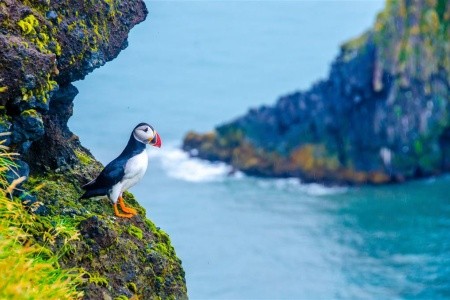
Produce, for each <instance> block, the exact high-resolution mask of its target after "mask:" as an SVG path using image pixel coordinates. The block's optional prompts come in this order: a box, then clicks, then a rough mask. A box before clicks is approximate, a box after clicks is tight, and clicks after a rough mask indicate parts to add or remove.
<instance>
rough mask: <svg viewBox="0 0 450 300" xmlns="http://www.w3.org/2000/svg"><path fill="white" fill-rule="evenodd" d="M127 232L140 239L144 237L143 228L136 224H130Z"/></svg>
mask: <svg viewBox="0 0 450 300" xmlns="http://www.w3.org/2000/svg"><path fill="white" fill-rule="evenodd" d="M127 232H128V233H129V234H131V235H132V236H135V237H137V238H138V239H140V240H142V238H143V233H142V230H141V229H140V228H138V227H136V226H134V225H130V226H128V229H127Z"/></svg>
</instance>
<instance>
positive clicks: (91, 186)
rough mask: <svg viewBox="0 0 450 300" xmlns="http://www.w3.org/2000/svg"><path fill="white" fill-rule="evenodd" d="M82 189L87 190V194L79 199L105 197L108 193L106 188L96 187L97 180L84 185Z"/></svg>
mask: <svg viewBox="0 0 450 300" xmlns="http://www.w3.org/2000/svg"><path fill="white" fill-rule="evenodd" d="M82 188H83V189H84V190H86V192H84V194H83V195H82V196H81V197H80V198H79V199H87V198H91V197H95V196H103V195H106V194H107V193H108V190H107V189H105V188H98V187H97V188H96V187H95V179H94V180H92V181H90V182H88V183H86V184H85V185H83V186H82Z"/></svg>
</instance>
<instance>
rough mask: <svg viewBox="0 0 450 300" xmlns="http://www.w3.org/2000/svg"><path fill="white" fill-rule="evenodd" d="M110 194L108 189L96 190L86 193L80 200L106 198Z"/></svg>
mask: <svg viewBox="0 0 450 300" xmlns="http://www.w3.org/2000/svg"><path fill="white" fill-rule="evenodd" d="M107 193H108V191H107V190H106V189H94V190H88V191H86V192H84V194H83V195H82V196H81V197H80V199H87V198H91V197H95V196H104V195H106V194H107Z"/></svg>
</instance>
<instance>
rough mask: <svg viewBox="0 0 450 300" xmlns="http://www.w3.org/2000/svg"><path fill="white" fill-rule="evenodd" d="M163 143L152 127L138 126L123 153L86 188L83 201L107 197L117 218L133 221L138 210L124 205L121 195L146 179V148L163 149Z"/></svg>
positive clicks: (144, 124)
mask: <svg viewBox="0 0 450 300" xmlns="http://www.w3.org/2000/svg"><path fill="white" fill-rule="evenodd" d="M161 142H162V141H161V137H160V136H159V134H158V133H157V132H156V130H155V129H154V128H153V127H152V126H151V125H149V124H147V123H140V124H138V125H137V126H136V127H135V128H134V129H133V132H132V133H131V136H130V139H129V141H128V144H127V146H126V147H125V149H124V150H123V151H122V153H121V154H120V155H119V156H118V157H117V158H116V159H114V160H113V161H112V162H110V163H109V164H107V165H106V167H105V168H104V169H103V170H102V172H101V173H100V175H98V177H97V178H95V179H94V180H92V181H91V182H89V183H87V184H85V185H84V186H83V189H84V190H86V192H85V193H84V194H83V196H81V198H80V199H83V198H91V197H95V196H103V195H106V196H108V198H109V200H111V201H112V203H113V204H114V213H115V215H116V216H118V217H123V218H131V217H132V216H134V215H136V214H137V212H136V210H135V209H133V208H131V207H127V206H126V205H125V202H124V201H123V198H122V193H123V192H124V191H126V190H128V189H129V188H131V187H132V186H134V185H135V184H136V183H138V182H139V181H140V180H141V179H142V177H143V176H144V174H145V171H146V170H147V165H148V156H147V152H146V151H145V148H146V145H147V144H149V145H152V146H155V147H158V148H160V147H161ZM117 204H119V205H120V208H121V209H122V211H123V213H121V212H119V210H118V208H117Z"/></svg>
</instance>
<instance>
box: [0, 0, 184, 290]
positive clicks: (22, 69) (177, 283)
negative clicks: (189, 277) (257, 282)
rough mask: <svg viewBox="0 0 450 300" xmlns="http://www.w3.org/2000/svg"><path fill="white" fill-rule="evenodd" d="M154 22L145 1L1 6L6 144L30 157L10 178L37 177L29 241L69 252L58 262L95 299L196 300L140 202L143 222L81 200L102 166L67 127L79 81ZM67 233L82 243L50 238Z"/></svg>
mask: <svg viewBox="0 0 450 300" xmlns="http://www.w3.org/2000/svg"><path fill="white" fill-rule="evenodd" d="M146 15H147V9H146V7H145V4H144V2H143V1H142V0H61V1H47V0H39V1H31V0H21V1H18V0H2V1H1V2H0V49H1V50H0V134H1V137H0V140H2V139H6V141H5V142H3V143H2V146H3V145H6V146H9V148H10V151H13V152H18V153H20V155H21V156H20V160H15V163H16V166H15V167H14V169H15V170H14V171H11V172H9V173H8V179H9V181H10V182H11V181H13V180H14V179H16V178H18V177H20V176H27V177H28V180H27V182H26V183H25V184H24V185H23V186H22V189H19V190H16V192H15V196H16V197H17V198H16V199H20V200H22V203H23V204H24V205H25V207H27V209H28V211H29V212H30V213H32V214H33V215H34V218H36V219H35V220H36V226H32V227H33V228H36V230H34V231H33V232H28V234H32V235H33V237H34V238H33V239H32V241H35V242H37V243H39V244H40V247H44V248H46V249H47V250H48V251H50V252H49V253H64V255H63V256H62V257H59V261H56V264H57V266H58V267H62V268H65V269H70V270H78V271H79V272H80V274H81V276H82V282H83V284H80V285H78V289H79V290H80V291H83V292H84V298H85V299H114V298H115V299H128V298H132V297H134V298H133V299H157V298H163V299H170V298H172V299H173V298H178V299H180V298H181V299H183V298H187V292H186V283H185V279H184V271H183V269H182V266H181V261H180V260H179V259H178V258H177V256H176V254H175V251H174V249H173V247H172V246H171V244H170V240H169V237H168V235H167V234H165V233H164V232H163V231H162V230H161V229H159V228H158V227H156V226H155V225H154V224H153V223H152V222H151V221H149V220H147V219H146V218H145V210H144V209H143V208H142V207H141V206H140V205H139V204H138V203H137V201H136V200H135V199H134V198H133V196H132V195H131V194H127V195H126V197H127V198H128V201H129V202H130V204H131V205H132V206H133V207H135V208H136V209H137V210H138V211H139V215H138V216H136V217H133V218H132V219H127V220H125V219H117V218H115V217H114V214H113V210H112V205H111V203H109V201H108V200H106V199H102V200H93V199H88V200H78V198H79V196H80V195H81V193H82V191H81V188H80V186H81V184H83V183H86V182H87V181H89V180H90V179H92V178H93V177H94V176H96V175H97V174H98V173H99V171H100V168H101V165H100V163H99V162H97V161H96V160H95V158H94V157H93V156H92V155H91V154H90V152H89V151H88V150H87V149H85V148H84V147H83V146H82V145H81V144H80V142H79V140H78V137H77V136H76V135H75V134H73V133H72V132H71V131H70V130H69V128H68V127H67V121H68V119H69V118H70V116H71V115H72V108H73V100H74V98H75V96H76V94H77V93H78V91H77V89H76V88H75V87H74V86H73V85H72V84H71V82H73V81H75V80H79V79H83V78H84V77H85V76H86V74H88V73H89V72H91V71H93V70H94V69H95V68H98V67H100V66H102V65H103V64H105V63H106V62H107V61H110V60H112V59H114V58H115V57H116V56H117V55H118V54H119V52H120V51H121V50H123V49H124V48H126V46H127V37H128V32H129V31H130V30H131V28H132V27H133V26H134V25H136V24H138V23H139V22H142V21H143V20H144V19H145V17H146ZM7 132H9V133H10V135H5V133H7ZM2 172H5V170H4V169H2ZM2 176H3V173H2ZM23 189H24V190H23ZM26 191H31V193H29V192H26ZM20 200H18V201H20ZM40 224H45V226H43V225H40ZM66 227H68V228H71V229H73V232H75V233H74V234H73V236H74V237H76V238H73V239H70V240H67V239H65V240H61V238H58V237H57V238H55V237H51V236H47V235H48V234H50V235H51V234H52V233H54V234H55V235H56V236H58V232H59V231H60V230H61V228H66ZM44 229H45V231H44ZM46 232H48V233H46ZM71 232H72V231H71ZM0 234H1V232H0ZM49 241H52V242H51V243H49ZM61 248H64V249H63V250H64V251H61V250H62V249H61ZM42 297H43V298H46V295H45V294H43V295H42ZM136 297H137V298H136Z"/></svg>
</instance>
